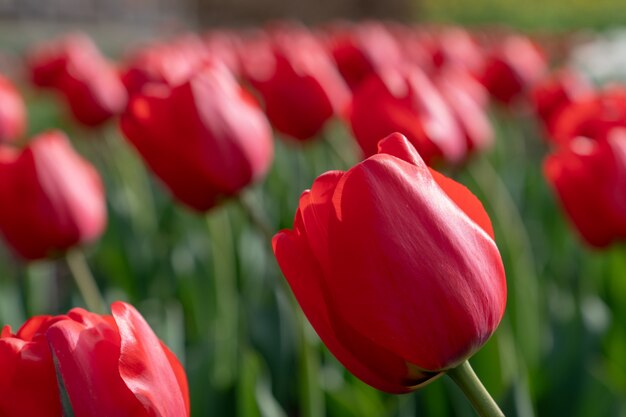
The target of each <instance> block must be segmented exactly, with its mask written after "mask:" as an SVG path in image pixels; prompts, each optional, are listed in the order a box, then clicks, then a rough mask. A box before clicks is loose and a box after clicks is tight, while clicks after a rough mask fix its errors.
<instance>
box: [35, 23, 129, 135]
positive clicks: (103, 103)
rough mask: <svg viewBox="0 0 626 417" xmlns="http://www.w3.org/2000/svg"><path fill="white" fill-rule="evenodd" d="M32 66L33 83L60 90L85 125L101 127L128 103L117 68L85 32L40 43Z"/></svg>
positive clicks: (72, 110)
mask: <svg viewBox="0 0 626 417" xmlns="http://www.w3.org/2000/svg"><path fill="white" fill-rule="evenodd" d="M29 66H30V70H31V77H32V80H33V82H34V83H35V84H36V85H39V86H42V87H50V88H53V89H55V90H56V91H58V92H59V93H60V94H61V95H62V96H63V97H64V99H65V101H66V102H67V104H68V106H69V109H70V111H71V113H72V115H73V116H74V118H75V119H76V121H78V122H79V123H81V124H83V125H85V126H89V127H95V126H99V125H101V124H102V123H104V122H106V121H107V120H109V119H110V118H111V117H113V116H116V115H118V114H120V113H121V112H122V111H123V110H124V108H125V106H126V101H127V96H126V90H125V89H124V85H123V84H122V82H121V80H120V78H119V76H118V74H117V71H116V70H115V69H114V68H113V66H111V64H110V63H109V62H108V61H107V60H106V59H105V58H104V57H103V56H102V55H101V54H100V51H98V49H97V47H96V46H95V45H94V44H93V42H92V41H91V40H90V39H89V38H87V37H85V36H83V35H72V36H69V37H67V38H64V39H61V40H59V41H54V42H52V43H49V44H44V45H42V46H40V48H38V49H37V50H35V51H34V52H33V53H32V54H31V55H30V57H29Z"/></svg>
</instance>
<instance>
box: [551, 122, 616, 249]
mask: <svg viewBox="0 0 626 417" xmlns="http://www.w3.org/2000/svg"><path fill="white" fill-rule="evenodd" d="M544 174H545V177H546V180H547V181H548V183H549V184H550V185H551V186H552V188H553V189H554V191H555V193H556V195H557V196H558V198H559V201H560V204H561V206H562V207H563V209H564V210H565V213H566V214H567V216H568V218H569V220H570V221H571V223H572V224H573V225H574V226H575V228H576V230H577V231H578V233H579V234H580V236H581V237H582V238H583V239H584V240H585V242H587V243H588V244H589V245H591V246H595V247H605V246H607V245H609V244H611V243H613V242H614V241H618V240H625V239H626V130H624V129H616V130H613V131H612V132H611V133H610V135H609V136H608V138H607V139H606V140H605V141H602V142H598V141H594V140H591V139H589V138H584V137H578V138H576V139H573V140H572V141H570V142H569V143H568V144H567V145H565V146H563V147H562V148H560V149H558V150H557V151H555V152H554V153H553V154H552V155H550V156H548V158H547V159H546V161H545V162H544Z"/></svg>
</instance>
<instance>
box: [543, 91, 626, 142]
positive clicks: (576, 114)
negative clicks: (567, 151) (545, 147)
mask: <svg viewBox="0 0 626 417" xmlns="http://www.w3.org/2000/svg"><path fill="white" fill-rule="evenodd" d="M620 127H622V128H626V89H625V88H624V87H621V86H611V87H609V88H607V89H605V90H604V91H601V92H598V93H596V94H589V95H587V96H585V97H584V98H581V99H579V100H576V101H575V102H573V103H571V104H570V105H568V106H566V107H565V108H563V110H562V111H560V112H559V113H558V114H557V115H556V117H555V118H554V122H553V124H552V130H551V132H550V134H551V136H550V139H551V140H552V141H553V142H555V143H557V144H561V145H565V144H567V143H568V142H570V141H571V140H573V139H575V138H577V137H580V136H582V137H586V138H590V139H594V140H598V141H604V140H606V139H607V137H608V135H609V133H610V132H611V131H612V130H613V129H615V128H620Z"/></svg>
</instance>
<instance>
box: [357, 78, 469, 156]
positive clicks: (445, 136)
mask: <svg viewBox="0 0 626 417" xmlns="http://www.w3.org/2000/svg"><path fill="white" fill-rule="evenodd" d="M349 118H350V124H351V126H352V131H353V132H354V136H355V138H356V140H357V142H358V144H359V146H360V147H361V149H362V150H363V153H364V154H365V156H366V157H368V156H371V155H373V154H375V153H376V151H377V144H378V141H379V140H380V138H382V137H385V136H387V135H390V134H391V133H393V132H400V133H402V134H403V135H405V136H407V137H408V139H409V141H410V142H411V143H412V144H413V146H415V148H416V149H417V151H418V152H419V153H420V155H421V157H422V158H423V159H424V161H426V163H427V164H429V165H430V164H432V163H434V162H436V161H437V160H438V159H443V160H444V161H446V162H449V163H457V162H459V161H461V160H462V159H463V158H464V157H465V155H466V151H467V146H466V141H465V138H464V137H463V133H462V132H461V130H460V128H459V126H458V123H457V122H456V120H455V118H454V115H453V114H452V112H451V111H450V108H449V107H448V105H447V104H446V102H445V101H444V99H443V98H442V96H441V94H440V93H439V92H438V91H437V88H436V87H435V86H434V85H433V84H432V83H431V81H429V80H428V78H427V77H426V75H425V74H424V73H423V72H422V71H421V70H420V69H418V68H417V67H407V68H405V70H404V71H397V70H390V69H389V70H385V71H381V72H380V73H379V74H375V75H372V76H371V77H370V78H368V79H367V80H366V81H365V82H363V83H362V84H361V85H360V86H359V88H358V89H357V90H356V91H355V92H354V96H353V100H352V105H351V108H350V111H349Z"/></svg>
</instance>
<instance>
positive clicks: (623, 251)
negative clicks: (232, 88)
mask: <svg viewBox="0 0 626 417" xmlns="http://www.w3.org/2000/svg"><path fill="white" fill-rule="evenodd" d="M282 18H295V19H299V20H301V21H303V22H305V23H307V24H321V23H324V22H327V21H329V20H332V19H338V18H345V19H354V20H359V19H369V18H372V19H392V20H400V21H402V22H405V23H412V22H417V23H420V24H432V23H445V24H454V25H462V26H468V27H471V28H473V29H474V30H488V29H489V28H491V29H493V28H499V27H502V26H507V27H512V28H514V29H516V30H518V31H521V32H523V33H527V34H529V35H530V36H533V37H534V38H536V39H541V40H542V41H544V42H545V43H546V44H547V45H548V46H550V45H552V46H554V45H556V46H555V50H556V51H557V52H555V53H556V54H557V57H558V58H557V60H561V62H558V64H562V63H563V62H564V61H568V60H569V61H570V62H572V63H573V64H574V65H576V66H577V67H578V68H579V69H580V70H581V71H584V72H586V73H587V74H588V75H589V76H590V78H592V79H593V80H594V81H595V82H597V83H598V84H602V83H605V82H607V81H615V80H620V79H623V78H624V75H623V73H626V61H623V60H625V59H626V58H621V57H623V56H624V55H625V53H624V52H626V46H625V45H626V32H625V33H622V32H621V31H620V27H621V25H624V24H626V2H623V1H620V0H596V1H593V2H591V1H587V0H541V1H539V0H528V1H524V2H521V1H510V0H505V1H502V0H424V1H417V0H386V1H380V0H351V1H347V0H346V1H337V0H334V1H331V0H320V1H310V0H309V1H307V0H185V1H182V0H134V1H131V0H115V1H113V0H48V1H35V0H0V71H1V72H3V73H6V74H9V75H10V76H11V77H12V78H13V79H15V80H17V83H18V86H19V87H20V90H21V91H22V92H23V94H24V95H25V98H26V100H27V106H28V117H29V132H30V133H32V134H34V133H37V132H40V131H42V130H46V129H50V128H61V129H63V130H65V131H66V132H68V135H69V136H70V137H71V138H72V140H73V142H74V145H75V146H76V148H77V149H78V150H79V151H80V153H81V154H83V155H84V156H85V157H86V158H88V159H89V160H90V161H92V162H93V163H94V164H95V165H96V167H97V168H98V170H99V171H100V172H101V174H102V175H103V177H104V179H105V183H106V188H107V199H108V209H109V225H108V228H107V231H106V233H105V235H104V237H103V238H102V239H100V240H99V241H98V242H97V243H95V244H93V245H91V246H90V247H88V248H86V252H87V256H88V262H89V264H90V266H91V268H92V270H93V273H94V275H95V277H96V279H97V281H98V284H99V286H100V288H101V289H102V290H103V292H104V294H105V296H106V298H107V300H109V301H112V300H116V299H123V300H128V301H130V302H132V303H133V304H134V305H135V306H137V308H138V309H139V310H140V311H141V312H142V313H143V314H144V316H145V317H146V318H147V320H148V321H149V322H150V324H151V325H152V327H153V328H154V329H155V331H156V333H157V334H158V335H159V336H160V337H161V338H162V339H163V340H164V341H165V342H166V344H168V345H169V346H170V347H171V348H172V350H173V351H174V352H175V353H176V354H177V355H178V357H179V358H180V359H181V361H182V362H183V363H184V364H185V367H186V369H187V371H188V377H189V380H190V384H191V396H192V410H193V412H192V415H193V416H238V417H287V416H289V417H296V416H302V417H323V416H332V417H385V416H389V417H392V416H394V417H413V416H415V417H416V416H423V415H428V416H447V415H449V416H471V415H473V411H472V410H471V408H470V407H469V406H468V403H467V401H466V399H465V398H464V397H463V396H462V394H461V392H460V391H459V390H458V389H457V388H456V387H455V386H453V384H452V383H451V381H449V380H447V379H446V378H442V379H440V380H438V381H436V382H434V383H432V384H430V385H428V386H427V387H425V388H424V389H422V390H420V391H418V392H416V393H414V394H410V395H403V396H390V395H386V394H383V393H380V392H377V391H375V390H373V389H371V388H369V387H368V386H366V385H365V384H363V383H361V382H360V381H358V380H356V379H355V378H354V377H352V376H351V375H349V374H348V373H347V372H346V371H345V370H344V369H343V367H342V366H341V365H340V364H339V363H338V362H337V361H336V360H335V359H334V358H333V357H332V356H331V355H330V354H329V353H328V351H327V350H326V349H325V348H324V347H323V345H322V344H321V343H320V341H319V340H318V338H317V337H316V335H315V333H314V332H313V330H312V329H311V328H310V327H309V326H308V325H306V324H303V323H304V319H303V316H302V314H301V313H300V312H299V310H298V309H297V308H296V306H295V304H294V301H293V299H292V297H291V294H289V293H288V292H285V290H284V286H283V285H282V283H281V282H280V281H281V280H282V279H283V278H282V275H281V273H280V271H279V269H278V267H277V265H276V263H275V261H274V258H273V255H272V253H271V248H270V246H269V245H268V243H267V241H266V240H265V238H264V236H263V234H262V233H260V232H259V230H258V229H257V228H256V227H255V226H254V225H253V224H251V222H250V221H249V219H248V217H247V216H246V214H245V212H244V210H243V209H242V207H241V205H240V204H239V203H238V202H237V201H227V202H225V203H224V204H222V205H220V206H219V207H217V208H216V209H214V210H212V211H211V212H209V214H208V215H206V216H201V215H198V214H195V213H192V212H190V211H188V210H187V209H185V208H183V207H181V206H179V205H176V204H174V203H173V202H172V200H171V198H170V196H169V195H168V194H167V193H166V192H165V191H164V190H163V188H162V187H161V185H160V184H158V183H157V182H156V181H155V180H154V179H153V178H152V176H151V175H150V174H149V172H148V171H147V170H146V168H145V167H144V165H143V163H142V162H141V161H140V159H139V158H138V156H137V155H136V153H135V151H134V150H133V149H132V148H130V147H129V145H128V144H127V143H125V141H124V139H123V138H122V137H121V135H120V133H119V131H118V128H117V126H116V125H115V123H113V124H110V125H108V126H106V127H105V128H104V129H102V130H100V131H97V132H93V131H88V130H84V129H81V128H79V127H77V126H75V125H74V124H72V123H71V122H70V121H68V119H67V118H66V117H65V114H64V113H63V111H62V109H61V108H60V106H59V104H58V101H57V100H56V99H55V97H53V96H51V95H48V94H46V93H41V92H36V91H34V90H33V89H32V88H30V87H29V86H28V85H27V83H26V81H25V80H24V79H23V78H21V77H23V76H21V75H20V74H21V57H22V55H23V53H24V51H25V50H26V49H27V48H28V47H29V46H31V45H34V44H36V43H37V42H41V41H43V40H46V39H49V38H51V37H53V36H57V35H60V34H62V33H65V32H68V31H74V30H83V31H86V32H87V33H89V34H90V35H91V36H92V37H93V38H94V39H95V41H96V43H97V44H98V45H99V46H100V47H101V48H102V49H103V50H104V51H105V52H106V53H107V54H108V55H109V56H110V57H112V58H117V57H120V56H121V55H122V54H123V52H124V51H125V50H127V49H128V48H130V47H132V46H134V45H139V44H141V43H142V42H145V41H148V40H152V39H159V38H166V37H168V36H171V35H174V34H178V33H182V32H185V31H187V30H195V31H201V30H205V29H210V28H214V27H249V26H255V25H256V26H259V25H263V24H265V23H266V22H267V21H270V20H274V19H282ZM489 30H490V29H489ZM496 30H497V29H496ZM562 44H567V45H568V46H570V47H571V49H569V50H568V53H567V55H562V56H559V55H558V53H559V52H558V50H559V48H558V46H559V45H562ZM620 51H622V52H621V55H620ZM622 62H624V63H625V65H621V63H622ZM490 118H491V120H492V123H493V124H494V127H495V129H496V141H495V146H494V148H493V149H492V150H491V151H489V152H488V153H486V154H485V155H482V156H479V157H477V158H475V159H473V160H472V161H470V162H469V163H468V164H467V165H465V166H464V167H462V168H461V169H458V170H455V171H454V172H448V174H449V175H452V176H453V177H454V178H455V179H457V180H458V181H460V182H462V183H463V184H465V185H466V186H468V187H469V188H470V189H471V190H472V191H473V192H474V193H475V194H476V195H477V196H478V197H479V198H480V199H481V201H482V202H483V204H484V205H485V207H486V209H487V211H488V212H489V213H490V215H491V218H492V221H493V223H494V226H495V230H496V236H497V242H498V246H499V248H500V250H501V253H502V255H503V258H504V261H505V266H506V270H507V277H508V282H509V294H510V295H509V302H508V306H507V313H506V316H505V318H504V320H503V322H502V324H501V325H500V328H499V329H498V331H497V332H496V334H495V335H494V336H493V337H492V339H491V340H490V341H489V342H488V344H487V345H486V346H485V348H483V349H482V351H480V352H479V353H478V354H477V355H476V356H475V357H474V358H473V360H472V363H473V366H474V368H475V370H476V372H477V373H478V375H479V376H480V377H481V379H482V380H483V382H484V384H485V385H486V387H487V388H488V390H489V391H490V392H491V393H492V394H493V395H494V397H495V398H496V400H497V401H498V402H499V403H500V404H501V405H502V407H503V409H504V411H505V413H506V414H507V415H509V416H520V417H532V416H580V417H583V416H626V302H625V300H626V247H624V246H623V245H619V244H617V245H613V246H612V247H611V248H609V249H607V250H603V251H598V250H593V249H590V248H588V247H587V246H585V245H584V244H583V243H582V242H581V241H580V239H578V237H577V235H576V234H575V232H574V231H573V230H572V229H571V227H570V226H569V225H568V224H567V222H566V219H565V218H564V216H563V214H562V212H561V210H560V208H559V207H558V204H557V202H556V201H555V198H554V196H553V194H552V192H551V191H550V189H549V187H548V185H547V184H546V182H545V180H544V178H543V175H542V170H541V163H542V160H543V157H544V156H545V154H546V152H547V145H546V144H545V141H544V140H543V139H542V137H541V132H540V128H539V126H538V124H537V121H536V120H535V118H534V117H532V116H531V115H529V114H525V113H524V112H517V113H511V112H507V111H505V110H502V109H497V108H494V109H493V110H492V112H491V114H490ZM325 134H326V135H327V136H330V137H332V138H334V140H335V141H336V143H337V144H338V146H339V147H340V149H342V150H343V152H344V155H343V156H344V157H343V158H339V157H338V156H337V152H336V151H337V149H333V148H331V147H330V146H329V144H328V142H326V141H317V142H312V143H310V144H307V145H305V146H302V147H301V146H294V145H293V144H290V143H288V142H285V141H281V140H277V141H276V144H275V145H276V157H275V161H274V163H273V167H272V169H271V172H270V174H269V175H268V177H267V179H266V180H265V181H263V182H262V183H260V184H257V185H255V186H254V187H252V188H251V189H249V190H247V191H246V193H245V199H246V200H247V201H248V203H249V204H251V205H254V206H257V207H259V208H260V209H261V210H262V212H263V213H265V214H264V215H265V216H266V220H267V221H268V222H269V223H270V224H271V226H272V228H273V229H274V230H276V231H277V230H279V229H281V228H286V227H291V224H292V220H293V213H294V212H295V209H296V205H297V202H298V196H299V194H300V192H301V191H302V190H304V189H305V188H308V187H309V186H310V184H311V182H312V180H313V179H314V178H315V177H316V176H317V175H319V174H320V173H322V172H324V171H326V170H329V169H337V168H339V169H345V168H347V161H346V159H348V161H350V160H352V161H356V158H357V156H356V153H355V148H354V145H353V143H352V141H351V138H350V133H349V130H348V129H347V128H346V127H345V126H342V125H341V124H340V123H338V122H336V123H333V124H332V125H331V126H329V127H328V128H327V131H326V132H325ZM1 204H4V202H2V203H1ZM0 252H1V253H0V323H3V324H11V325H12V326H14V327H15V326H19V324H20V323H22V322H23V321H24V320H25V318H26V317H28V316H30V315H33V314H52V313H62V312H64V311H67V310H68V309H70V308H72V307H74V306H77V305H81V303H82V301H81V299H80V297H79V296H78V295H77V293H76V292H75V291H74V290H73V287H72V285H73V284H72V282H71V279H70V277H69V271H68V270H67V267H66V265H65V264H64V263H63V262H62V261H45V262H43V261H42V262H37V263H32V264H28V265H24V264H22V263H20V262H19V261H17V260H16V259H15V258H14V257H13V256H12V255H11V254H10V253H9V251H8V250H7V249H6V248H5V247H2V248H1V249H0Z"/></svg>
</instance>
